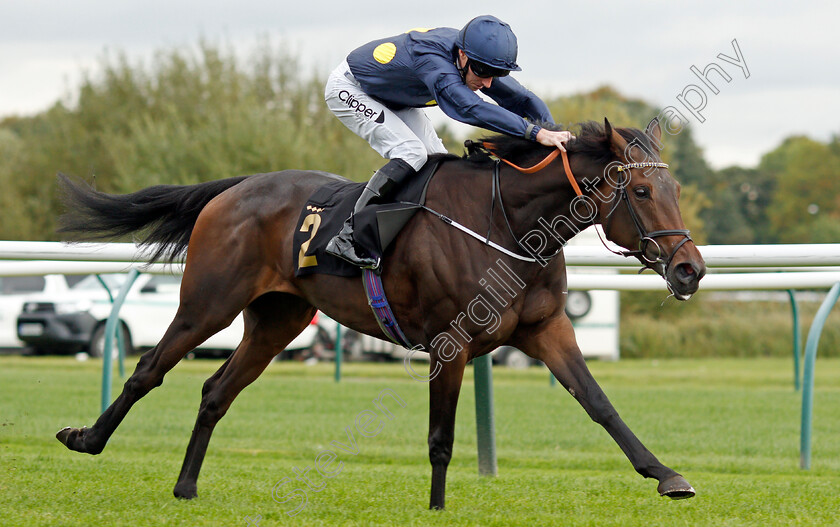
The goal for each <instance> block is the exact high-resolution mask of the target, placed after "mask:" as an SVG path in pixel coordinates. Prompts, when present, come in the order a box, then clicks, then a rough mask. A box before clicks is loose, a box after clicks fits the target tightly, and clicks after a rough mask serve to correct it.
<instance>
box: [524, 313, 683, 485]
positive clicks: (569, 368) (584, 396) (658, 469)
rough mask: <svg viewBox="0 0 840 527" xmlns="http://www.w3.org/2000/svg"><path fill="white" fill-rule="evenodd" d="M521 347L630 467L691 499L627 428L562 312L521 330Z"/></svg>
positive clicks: (680, 481) (673, 474)
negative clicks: (597, 426)
mask: <svg viewBox="0 0 840 527" xmlns="http://www.w3.org/2000/svg"><path fill="white" fill-rule="evenodd" d="M523 333H524V334H525V336H524V337H523V338H522V339H521V341H520V343H521V344H520V345H521V347H522V350H523V351H525V352H526V353H527V354H529V355H531V356H532V357H535V358H537V359H539V360H542V361H543V362H545V364H546V365H547V366H548V368H549V369H550V370H551V373H553V374H554V376H555V377H556V378H557V380H558V381H560V383H561V384H562V385H563V386H564V387H565V388H566V390H568V391H569V393H570V394H571V395H572V397H574V398H575V399H577V401H578V402H579V403H580V405H581V406H583V408H584V410H586V413H587V414H589V417H591V418H592V420H593V421H595V422H596V423H598V424H600V425H601V426H603V427H604V429H605V430H606V431H607V432H608V433H609V434H610V436H612V438H613V439H614V440H615V442H616V443H618V446H619V447H620V448H621V450H622V451H623V452H624V454H625V455H626V456H627V458H628V459H629V460H630V462H631V463H632V464H633V468H634V469H636V471H637V472H638V473H639V474H641V475H642V476H644V477H646V478H656V479H657V480H658V481H659V487H658V489H657V490H658V491H659V493H660V495H662V496H668V497H670V498H674V499H679V498H690V497H692V496H694V489H693V488H692V487H691V485H689V484H688V482H687V481H686V480H685V479H684V478H683V477H682V476H681V475H679V474H677V473H676V472H675V471H673V470H672V469H670V468H668V467H666V466H665V465H663V464H662V463H660V462H659V460H658V459H656V456H654V455H653V454H652V453H651V452H650V451H649V450H648V449H647V448H645V446H644V445H643V444H642V442H641V441H639V439H638V438H637V437H636V436H635V435H634V434H633V432H632V431H631V430H630V428H629V427H628V426H627V425H626V424H625V423H624V421H622V420H621V417H619V415H618V412H616V410H615V408H613V405H612V404H611V403H610V401H609V399H607V396H606V395H605V394H604V392H603V391H602V390H601V387H600V386H598V383H597V382H595V379H594V378H593V377H592V374H591V373H590V372H589V368H587V366H586V362H585V361H584V359H583V355H582V354H581V352H580V349H579V348H578V346H577V342H576V341H575V336H574V330H573V328H572V324H571V322H570V321H569V319H568V318H567V317H566V316H565V315H563V316H561V317H557V318H553V319H551V320H548V321H546V323H545V324H543V325H542V327H541V329H540V330H538V331H529V332H523Z"/></svg>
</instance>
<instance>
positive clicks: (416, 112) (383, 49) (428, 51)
mask: <svg viewBox="0 0 840 527" xmlns="http://www.w3.org/2000/svg"><path fill="white" fill-rule="evenodd" d="M517 51H518V48H517V42H516V36H515V35H514V34H513V32H512V31H511V29H510V26H508V25H507V24H506V23H504V22H502V21H501V20H499V19H498V18H496V17H493V16H489V15H485V16H479V17H477V18H474V19H472V20H471V21H470V22H468V23H467V25H466V26H464V28H463V29H461V30H460V31H459V30H457V29H453V28H437V29H412V30H411V31H408V32H407V33H404V34H402V35H397V36H394V37H390V38H385V39H382V40H375V41H373V42H370V43H368V44H365V45H363V46H361V47H360V48H358V49H356V50H354V51H352V52H351V53H350V54H349V55H348V56H347V59H346V60H344V61H342V63H341V64H340V65H339V66H338V67H337V68H336V69H335V70H334V71H333V72H332V73H331V74H330V76H329V79H328V80H327V85H326V90H325V93H324V98H325V99H326V102H327V106H328V107H329V109H330V110H331V111H332V112H333V113H334V114H335V115H336V117H338V118H339V120H340V121H341V122H342V123H344V125H345V126H347V128H349V129H350V130H352V131H353V132H354V133H355V134H357V135H358V136H360V137H362V138H364V139H365V140H366V141H368V142H369V143H370V145H371V146H372V147H373V149H374V150H376V151H377V152H379V154H380V155H382V157H384V158H386V159H388V160H389V161H388V163H387V164H386V165H385V166H383V167H382V168H380V169H379V170H378V171H377V172H376V173H375V174H374V175H373V177H371V179H370V181H368V183H367V185H366V186H365V188H364V190H363V191H362V194H361V196H360V197H359V199H358V201H357V202H356V205H355V207H354V209H353V214H356V213H358V212H359V211H360V210H362V209H363V208H364V207H365V206H367V205H370V204H374V203H383V202H386V201H387V200H389V199H390V198H391V197H392V196H393V195H394V194H395V192H396V190H397V188H398V187H399V186H400V185H401V184H402V183H403V182H404V181H406V180H407V179H408V178H410V177H412V176H413V175H414V174H416V173H417V171H419V170H420V169H421V168H422V167H423V165H424V164H425V163H426V159H427V158H428V156H429V155H430V154H438V153H446V148H445V147H444V146H443V142H442V141H441V140H440V138H439V137H438V135H437V133H436V132H435V130H434V127H432V123H431V121H430V120H429V118H428V116H426V114H425V112H423V110H422V108H424V107H427V106H435V105H437V106H440V108H441V110H443V112H444V113H445V114H446V115H448V116H449V117H451V118H453V119H455V120H458V121H461V122H463V123H467V124H470V125H473V126H478V127H481V128H486V129H489V130H492V131H494V132H499V133H504V134H509V135H513V136H518V137H524V138H526V139H530V140H531V141H536V142H539V143H541V144H543V145H546V146H556V147H557V148H560V149H561V150H563V149H564V148H563V143H565V142H566V141H568V140H570V139H572V137H573V136H572V135H571V133H570V132H566V131H563V132H560V131H551V130H547V129H544V128H541V127H540V126H538V125H537V124H535V123H536V122H541V123H549V124H553V123H554V120H553V119H552V117H551V113H550V112H549V110H548V107H547V106H546V105H545V103H544V102H543V101H542V100H540V99H539V98H538V97H537V96H536V95H534V94H533V93H531V92H530V91H529V90H527V89H526V88H524V87H523V86H522V85H521V84H519V83H518V82H516V81H515V80H514V79H512V78H511V77H509V76H508V74H509V73H510V72H511V71H520V70H521V68H520V67H519V66H518V65H517V64H516V55H517ZM478 90H481V91H482V92H483V93H484V94H486V95H487V96H488V97H490V98H491V99H492V100H493V101H495V102H496V103H497V104H498V106H497V105H495V104H492V103H489V102H487V101H485V100H483V99H482V98H481V97H479V96H478V95H477V94H476V93H475V92H476V91H478ZM525 118H528V119H529V120H530V121H531V122H529V121H526V120H525ZM326 251H327V252H328V253H330V254H332V255H334V256H338V257H340V258H343V259H344V260H347V261H348V262H350V263H352V264H354V265H357V266H359V267H363V268H372V269H375V268H377V267H378V265H379V261H378V260H377V259H375V258H371V257H369V256H367V255H361V254H359V250H358V249H357V246H356V244H355V242H354V240H353V216H352V215H351V216H350V217H349V218H348V219H347V221H345V223H344V226H343V228H342V229H341V232H339V233H338V235H336V236H335V237H334V238H333V239H332V240H330V242H329V243H328V244H327V247H326Z"/></svg>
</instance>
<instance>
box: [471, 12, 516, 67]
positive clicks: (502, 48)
mask: <svg viewBox="0 0 840 527" xmlns="http://www.w3.org/2000/svg"><path fill="white" fill-rule="evenodd" d="M455 44H456V45H457V46H458V47H459V48H461V49H462V50H463V51H464V53H466V55H467V57H469V58H470V59H471V60H474V61H476V62H480V63H482V64H486V65H487V66H490V67H492V68H496V69H499V70H503V71H505V72H509V71H521V70H522V68H520V67H519V65H517V64H516V55H517V52H518V51H519V46H518V45H517V43H516V35H514V34H513V31H512V30H511V29H510V26H509V25H507V24H505V23H504V22H502V21H501V20H499V19H498V18H496V17H494V16H492V15H482V16H478V17H475V18H473V19H472V20H470V21H469V22H467V25H466V26H464V28H463V29H462V30H461V32H460V33H458V40H457V42H456V43H455Z"/></svg>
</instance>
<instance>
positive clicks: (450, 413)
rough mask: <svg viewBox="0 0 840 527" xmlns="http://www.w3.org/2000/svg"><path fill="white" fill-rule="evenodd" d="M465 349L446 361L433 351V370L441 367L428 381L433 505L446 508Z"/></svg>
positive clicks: (431, 500)
mask: <svg viewBox="0 0 840 527" xmlns="http://www.w3.org/2000/svg"><path fill="white" fill-rule="evenodd" d="M466 362H467V361H466V357H465V353H464V351H461V352H460V353H458V354H457V355H456V356H455V358H454V359H452V360H451V361H450V362H443V361H440V360H439V359H437V358H436V357H435V356H434V354H433V355H432V361H431V370H430V371H432V372H434V371H435V370H436V368H437V366H436V364H440V365H441V368H440V371H439V372H438V374H437V376H436V377H435V378H434V379H432V380H431V381H430V383H429V406H430V408H429V461H430V462H431V464H432V493H431V499H430V501H429V508H430V509H443V508H444V502H445V497H446V469H447V467H448V466H449V460H450V459H452V444H453V443H454V441H455V410H456V409H457V407H458V395H459V393H460V391H461V381H462V380H463V378H464V367H465V365H466Z"/></svg>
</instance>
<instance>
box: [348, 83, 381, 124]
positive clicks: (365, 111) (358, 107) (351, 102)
mask: <svg viewBox="0 0 840 527" xmlns="http://www.w3.org/2000/svg"><path fill="white" fill-rule="evenodd" d="M338 100H339V101H341V102H343V103H344V104H345V105H346V106H347V107H348V108H350V109H351V110H355V111H356V113H357V114H361V115H362V116H364V117H365V118H366V119H373V116H374V114H375V113H376V111H375V110H374V109H373V108H368V107H367V106H366V105H365V104H364V103H361V102H359V100H358V99H356V98H355V97H353V95H351V94H350V92H349V91H347V90H341V91H340V92H339V93H338ZM384 121H385V112H380V113H379V117H377V118H376V121H375V122H377V123H382V122H384Z"/></svg>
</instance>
